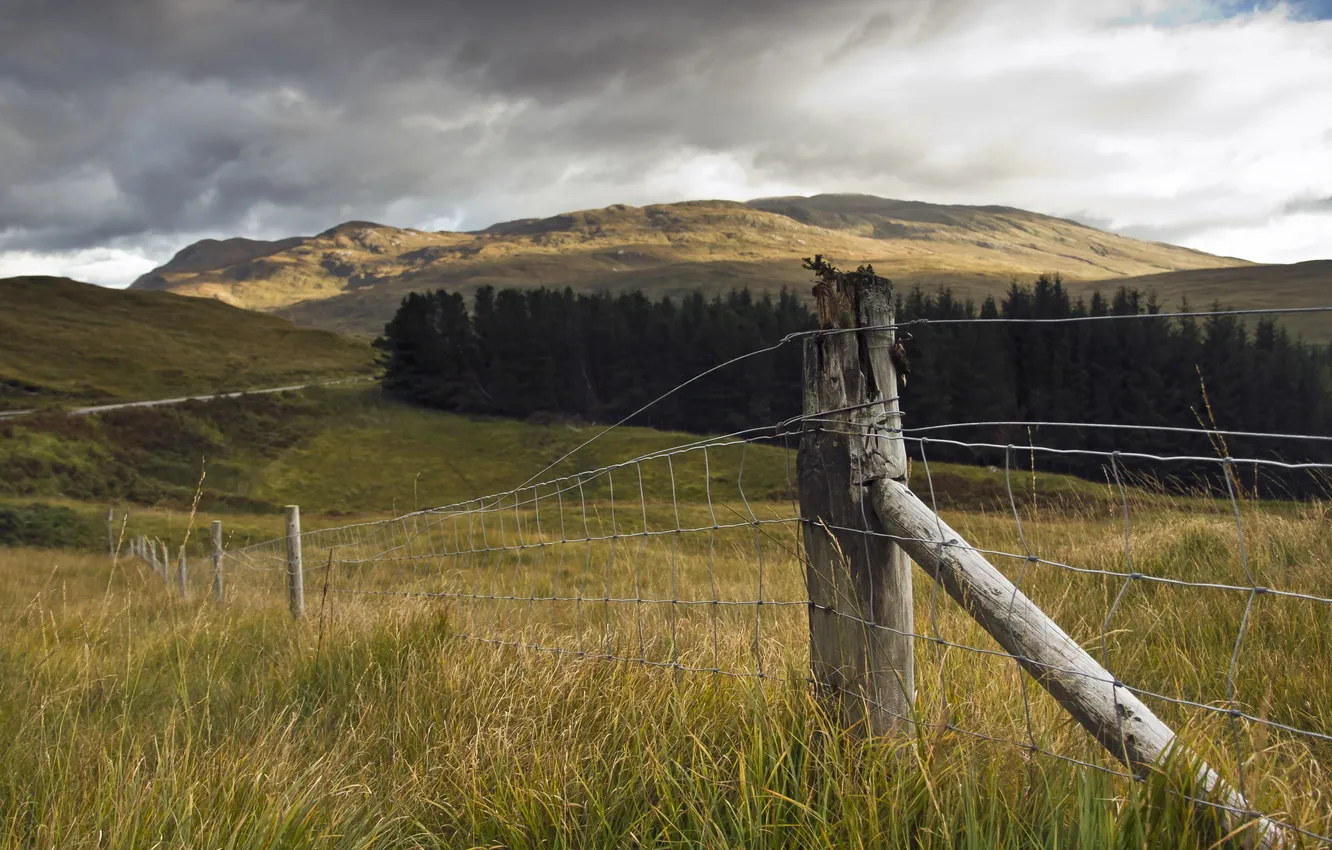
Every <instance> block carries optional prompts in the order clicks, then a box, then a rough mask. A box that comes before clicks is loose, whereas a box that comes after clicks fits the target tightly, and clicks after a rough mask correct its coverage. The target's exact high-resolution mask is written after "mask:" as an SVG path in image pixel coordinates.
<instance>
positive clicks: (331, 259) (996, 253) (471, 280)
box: [133, 195, 1255, 333]
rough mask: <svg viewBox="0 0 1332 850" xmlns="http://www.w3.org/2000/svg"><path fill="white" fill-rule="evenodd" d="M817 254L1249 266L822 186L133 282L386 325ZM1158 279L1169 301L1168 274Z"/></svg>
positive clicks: (1159, 267) (1095, 270)
mask: <svg viewBox="0 0 1332 850" xmlns="http://www.w3.org/2000/svg"><path fill="white" fill-rule="evenodd" d="M814 253H822V254H825V255H827V256H829V257H830V258H832V259H833V260H834V261H835V262H842V263H859V262H873V263H874V265H875V267H876V269H878V270H879V271H880V272H881V273H884V274H886V275H888V276H890V277H892V278H894V279H895V280H896V281H898V283H899V284H903V285H907V286H910V285H913V284H921V285H923V286H931V287H932V286H943V285H947V286H951V287H953V288H954V289H955V290H957V291H959V292H961V293H963V294H966V295H984V294H990V293H994V292H997V291H1000V290H1002V289H1003V288H1005V287H1007V286H1008V284H1009V283H1010V282H1011V280H1012V279H1013V278H1014V277H1018V278H1025V277H1030V276H1034V275H1037V274H1040V273H1042V272H1058V273H1060V274H1062V275H1063V276H1064V277H1065V278H1066V279H1069V280H1075V281H1107V280H1108V281H1120V280H1128V279H1134V278H1140V277H1143V276H1149V275H1150V276H1160V275H1163V274H1168V273H1173V272H1179V271H1197V270H1204V269H1208V270H1215V269H1230V270H1232V271H1233V273H1234V274H1235V277H1234V280H1235V282H1236V283H1235V285H1236V286H1237V287H1240V288H1243V281H1244V280H1245V279H1246V278H1245V277H1244V275H1245V273H1247V271H1248V270H1250V269H1253V268H1255V267H1254V266H1253V265H1252V264H1250V263H1247V262H1246V261H1244V260H1239V259H1235V258H1230V257H1217V256H1212V255H1210V254H1204V253H1201V252H1198V251H1194V250H1191V249H1187V248H1180V247H1177V246H1173V245H1166V244H1162V243H1157V242H1147V241H1143V240H1138V239H1131V238H1128V237H1125V236H1120V235H1117V234H1113V233H1107V232H1105V231H1101V230H1097V229H1095V228H1091V227H1087V226H1085V225H1082V224H1079V223H1077V222H1074V221H1070V220H1068V219H1062V218H1055V217H1052V216H1046V215H1040V214H1038V213H1033V212H1027V211H1025V210H1019V209H1014V208H1011V207H996V206H984V207H972V206H946V205H937V204H926V203H919V202H912V201H895V200H888V199H883V198H876V197H873V196H868V195H816V196H814V197H810V198H803V197H788V198H765V199H760V200H755V201H751V202H749V203H736V202H730V201H690V202H685V203H677V204H661V205H653V206H647V207H630V206H625V205H623V204H617V205H613V206H610V207H607V208H605V209H601V210H585V211H581V212H574V213H567V214H564V215H557V216H553V217H550V218H544V219H522V220H518V221H511V222H505V223H501V224H496V225H493V226H491V227H488V228H486V229H485V230H482V231H476V232H470V233H454V232H439V233H431V232H425V231H419V230H406V229H400V228H393V227H387V226H383V225H378V224H374V223H371V222H347V223H345V224H341V225H338V226H337V227H334V228H331V229H329V230H327V231H324V232H323V233H321V234H319V235H317V236H313V237H308V238H301V237H296V238H290V239H284V240H281V241H277V242H258V241H253V240H243V239H230V240H225V241H215V240H208V241H204V242H199V243H196V244H194V245H191V246H189V247H188V248H186V249H184V250H183V251H181V252H180V253H179V254H177V255H176V257H174V258H173V259H172V260H171V261H170V262H168V263H167V264H165V265H163V266H161V267H160V268H158V269H155V270H154V271H152V272H150V273H148V274H146V275H144V276H143V277H141V278H140V279H139V280H137V281H136V282H135V283H134V285H133V288H134V289H136V290H143V289H152V290H169V291H172V292H176V293H179V294H182V295H193V296H200V297H205V298H212V299H217V300H221V301H225V302H227V303H230V304H234V305H236V306H241V307H246V308H249V309H254V310H263V311H269V312H275V313H278V314H279V315H283V316H286V317H289V318H291V319H292V320H293V321H296V322H297V323H299V324H305V325H312V326H320V327H329V328H334V329H338V330H345V331H355V332H360V333H377V332H378V331H379V330H380V329H381V328H382V327H383V323H384V321H385V320H386V319H387V318H388V317H389V316H391V315H392V312H393V310H394V309H395V308H396V307H397V304H398V302H399V301H400V300H401V298H402V297H403V295H404V294H405V293H407V292H409V291H411V290H414V289H416V290H419V289H423V288H437V287H444V288H448V289H453V290H457V291H462V292H470V291H473V290H474V289H475V288H477V287H479V286H482V285H486V284H490V285H494V286H497V287H504V286H541V285H545V286H560V287H563V286H572V287H574V288H576V289H611V290H627V289H638V290H643V291H645V292H648V293H649V294H652V295H657V296H660V295H668V294H678V293H681V292H686V291H692V290H695V289H705V290H712V291H718V290H726V289H729V288H731V287H736V286H749V287H750V288H752V289H756V290H776V289H779V288H781V287H784V286H785V287H796V288H799V289H801V290H804V289H805V288H806V287H807V285H808V275H807V274H806V273H805V272H804V270H803V269H802V268H801V266H800V258H801V257H805V256H809V255H811V254H814ZM1159 283H1160V289H1161V292H1162V295H1163V298H1164V300H1169V299H1170V298H1171V294H1170V289H1171V287H1170V285H1169V283H1168V282H1167V281H1164V280H1163V281H1160V282H1159ZM1223 288H1224V287H1223ZM1223 300H1231V299H1223Z"/></svg>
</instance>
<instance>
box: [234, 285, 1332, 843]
mask: <svg viewBox="0 0 1332 850" xmlns="http://www.w3.org/2000/svg"><path fill="white" fill-rule="evenodd" d="M1319 309H1324V308H1319ZM1227 312H1228V313H1235V312H1243V313H1255V312H1261V313H1266V312H1271V311H1227ZM1287 312H1289V311H1287ZM1212 314H1215V311H1213V312H1212V313H1199V314H1190V315H1212ZM1171 315H1173V314H1171ZM1096 318H1098V319H1099V318H1135V317H1096ZM897 326H899V325H889V326H887V327H890V328H891V327H897ZM877 329H883V328H877ZM862 330H864V329H862ZM842 332H844V331H836V330H835V331H820V332H814V333H813V334H800V335H793V337H791V338H788V339H787V340H783V343H782V344H785V343H789V342H791V341H792V340H793V339H795V338H798V337H801V336H817V335H820V334H835V333H842ZM854 413H855V411H853V410H849V409H845V408H843V409H834V410H824V411H816V412H813V413H806V414H805V415H802V416H800V417H796V418H793V419H787V420H785V421H782V422H778V423H774V424H773V425H771V426H770V427H766V428H757V429H751V430H748V431H743V432H739V433H735V434H730V435H726V436H721V437H714V438H707V439H700V440H698V441H696V442H692V443H689V444H685V445H679V446H674V447H671V448H668V449H663V450H661V451H656V452H652V453H649V454H646V455H643V456H641V457H637V458H634V459H632V460H628V461H625V462H622V463H618V464H614V465H611V466H606V467H601V468H597V469H591V470H587V471H581V472H576V473H574V474H571V475H566V476H562V477H554V478H549V479H547V480H543V481H540V482H538V483H532V482H531V481H528V482H526V483H525V484H524V485H523V486H521V487H519V488H516V489H513V490H510V491H507V492H503V493H496V494H492V495H489V496H485V497H482V498H478V499H473V500H471V501H467V502H462V503H458V504H452V505H447V506H442V507H437V508H431V509H429V510H423V511H417V512H413V513H408V514H405V515H402V516H398V517H394V518H392V519H387V520H382V521H376V522H365V523H359V524H353V525H346V526H341V527H336V528H328V529H321V530H314V531H307V532H304V533H303V534H301V535H300V538H299V539H300V550H301V557H302V561H303V565H304V566H303V571H304V577H305V588H306V591H305V592H306V594H307V595H309V596H317V597H318V598H319V602H318V603H317V604H318V605H319V606H320V609H321V611H323V610H325V609H326V610H327V611H329V612H333V613H332V616H336V611H337V610H338V609H339V605H340V604H341V603H340V602H339V600H350V599H356V600H358V601H359V602H360V603H362V604H368V605H376V604H379V603H386V604H391V603H395V602H401V601H403V600H415V601H417V602H418V603H420V604H426V605H433V606H439V608H440V609H441V610H442V611H443V612H444V613H445V614H446V615H447V617H448V619H449V622H450V624H451V627H452V629H453V630H454V631H455V632H456V633H457V634H458V635H459V636H460V637H465V638H469V639H471V640H475V641H479V642H484V643H488V644H493V645H497V646H504V647H512V648H518V649H522V650H530V651H539V652H546V653H552V654H555V655H560V656H569V657H573V658H579V659H595V660H604V661H615V662H622V663H629V664H637V665H643V666H646V667H653V668H661V669H663V670H669V671H671V672H673V673H675V674H679V675H683V674H695V675H714V676H728V677H743V678H751V679H755V680H768V679H781V680H789V679H790V678H791V677H801V676H804V677H808V676H809V670H810V667H809V663H810V656H809V641H810V618H811V614H812V612H813V611H815V610H819V611H820V612H822V613H824V614H829V615H832V616H835V617H839V618H850V619H852V620H854V623H853V625H854V626H856V627H857V628H860V629H863V630H865V631H866V632H884V631H891V632H893V633H894V634H899V635H900V634H903V633H904V632H903V630H901V629H893V628H891V627H888V626H885V625H883V624H881V623H877V622H874V621H873V620H872V619H866V618H865V617H864V616H863V615H861V614H858V613H856V610H855V609H854V608H853V607H851V606H844V605H841V604H839V603H836V602H834V604H831V605H821V604H820V603H816V602H814V601H812V600H811V594H810V592H809V590H808V571H809V564H808V562H807V559H806V549H805V539H806V535H807V534H808V532H809V527H810V526H811V524H815V523H822V522H824V521H823V520H821V519H820V518H818V517H811V516H808V515H802V506H801V504H800V500H799V498H798V494H799V492H800V488H801V482H800V480H799V474H798V469H797V463H798V460H797V448H798V446H799V444H800V441H801V439H802V438H803V437H807V436H808V435H810V434H813V433H823V434H836V435H844V436H848V437H855V438H861V439H868V440H891V441H900V442H902V443H904V444H905V445H906V447H907V450H908V457H909V462H910V471H909V476H908V484H909V487H910V489H911V490H912V491H913V492H915V493H916V494H917V495H918V496H919V498H920V499H921V500H922V501H923V502H925V503H926V504H927V505H929V506H930V507H931V508H932V509H933V510H934V512H935V514H936V516H942V515H946V516H947V518H948V522H949V523H950V524H951V526H952V527H953V528H956V529H957V530H958V532H960V534H961V536H962V537H963V538H964V539H963V540H957V539H941V538H942V535H941V538H933V537H931V538H923V537H922V538H903V537H900V536H893V535H890V534H886V533H882V532H874V531H866V530H865V529H863V528H838V527H832V528H828V529H827V530H829V531H836V532H845V533H849V534H854V535H861V536H864V537H875V536H877V537H881V538H883V539H886V540H889V541H891V542H894V543H911V542H915V543H928V544H931V545H936V546H944V547H948V546H951V547H956V548H957V549H963V550H966V551H970V552H974V553H977V554H980V555H982V556H984V557H985V558H986V559H987V560H989V561H990V562H991V563H992V564H993V565H994V566H995V567H996V568H998V569H999V570H1000V571H1001V572H1002V573H1003V574H1004V575H1005V576H1006V577H1007V578H1008V580H1009V581H1011V582H1012V584H1013V585H1014V587H1015V588H1016V590H1015V593H1016V592H1019V591H1020V592H1021V593H1022V594H1024V595H1025V596H1027V597H1029V598H1031V599H1032V600H1033V601H1034V602H1035V603H1036V604H1037V605H1039V606H1040V608H1041V609H1042V610H1044V611H1045V612H1046V613H1047V614H1048V615H1049V616H1050V617H1051V618H1053V619H1054V620H1055V621H1056V622H1058V623H1059V624H1060V625H1061V626H1062V627H1063V629H1064V630H1065V631H1067V632H1068V633H1069V634H1070V635H1071V636H1072V637H1073V638H1074V640H1076V641H1077V642H1078V643H1079V644H1081V645H1082V646H1083V647H1084V648H1086V649H1087V651H1088V652H1090V653H1091V654H1092V655H1093V656H1094V657H1095V658H1096V660H1097V661H1099V662H1100V664H1101V666H1102V667H1104V668H1105V669H1106V670H1110V671H1114V675H1113V676H1112V677H1111V678H1108V679H1104V680H1100V679H1098V680H1097V683H1098V684H1101V683H1103V684H1104V685H1105V686H1106V687H1107V688H1109V689H1111V690H1112V691H1113V690H1115V689H1117V688H1123V689H1126V690H1127V691H1129V692H1131V693H1132V694H1134V695H1136V696H1137V697H1138V698H1140V699H1141V700H1142V701H1143V702H1144V703H1146V704H1148V705H1150V706H1151V708H1152V710H1153V711H1155V712H1157V713H1158V714H1160V716H1161V717H1162V718H1165V719H1166V720H1168V721H1169V723H1170V724H1171V726H1172V727H1173V728H1174V729H1177V730H1180V732H1181V735H1182V736H1184V737H1186V738H1188V740H1189V741H1190V744H1191V745H1192V746H1195V747H1196V748H1197V749H1198V750H1199V751H1200V752H1201V753H1202V754H1203V755H1205V756H1206V758H1207V760H1208V762H1209V763H1210V764H1211V765H1212V767H1213V768H1215V769H1216V770H1217V772H1218V773H1220V774H1221V775H1222V776H1224V777H1225V778H1226V779H1227V780H1228V781H1229V782H1230V783H1231V784H1232V785H1233V786H1234V787H1235V788H1236V789H1237V790H1238V791H1239V793H1240V795H1241V799H1243V800H1247V801H1248V805H1249V808H1248V809H1244V810H1237V809H1236V807H1235V806H1231V805H1228V804H1227V803H1225V802H1224V801H1223V802H1220V803H1218V802H1215V801H1214V800H1209V799H1205V798H1203V797H1202V796H1199V797H1197V798H1196V799H1197V800H1198V802H1200V803H1203V804H1206V805H1210V806H1219V807H1222V808H1229V809H1231V810H1233V811H1236V813H1238V814H1242V815H1245V816H1250V815H1256V812H1257V811H1261V812H1263V813H1264V814H1265V815H1266V817H1268V818H1269V819H1270V821H1271V822H1272V823H1274V824H1276V825H1278V826H1279V827H1281V828H1282V829H1283V830H1285V831H1287V832H1288V833H1289V834H1290V835H1298V836H1300V837H1301V838H1302V839H1305V840H1307V841H1310V842H1315V843H1325V844H1332V835H1330V833H1332V799H1329V795H1328V794H1327V791H1326V789H1327V788H1328V787H1332V779H1329V776H1328V774H1327V771H1328V770H1329V769H1332V511H1329V508H1328V505H1327V504H1326V502H1325V501H1320V500H1319V499H1317V498H1307V499H1303V500H1299V501H1296V500H1286V501H1277V500H1262V499H1259V498H1257V497H1256V495H1255V494H1254V493H1253V492H1252V490H1251V488H1248V487H1247V486H1246V485H1245V484H1243V481H1245V480H1246V476H1247V477H1248V478H1252V477H1253V476H1254V475H1256V474H1258V472H1259V471H1260V470H1267V469H1273V470H1280V471H1282V474H1285V475H1297V476H1305V477H1307V478H1308V479H1309V482H1311V487H1312V488H1313V489H1318V488H1322V490H1321V492H1323V493H1328V492H1332V490H1329V489H1328V488H1327V487H1326V482H1327V481H1329V480H1332V477H1330V473H1332V451H1329V452H1327V453H1325V454H1321V455H1318V456H1314V457H1299V458H1290V459H1278V458H1279V456H1280V452H1279V451H1274V453H1273V457H1254V456H1244V457H1235V456H1231V455H1230V454H1229V453H1228V451H1226V450H1225V449H1224V445H1225V444H1224V439H1225V438H1227V437H1243V438H1245V439H1247V440H1251V441H1260V442H1262V443H1264V444H1268V443H1270V444H1272V445H1273V446H1279V445H1280V444H1282V443H1289V442H1291V441H1296V442H1298V443H1299V444H1300V445H1301V446H1302V449H1301V450H1302V451H1304V450H1307V447H1308V446H1315V447H1327V448H1330V449H1332V437H1329V436H1327V435H1300V434H1277V433H1264V432H1253V431H1226V430H1221V429H1206V428H1187V427H1175V426H1149V425H1142V426H1138V425H1116V424H1102V423H1086V422H1057V421H1003V422H966V423H954V424H948V425H936V426H928V427H920V428H912V427H895V428H885V427H875V428H871V429H867V428H866V427H864V424H863V418H861V417H857V416H855V415H852V414H854ZM908 414H909V411H908ZM1013 428H1018V429H1022V430H1024V431H1026V432H1027V433H1028V434H1033V435H1034V434H1046V433H1052V432H1057V431H1058V430H1059V429H1074V428H1076V429H1100V430H1101V431H1104V432H1105V434H1106V436H1105V441H1106V442H1107V443H1109V444H1111V445H1113V446H1114V447H1113V448H1108V449H1104V450H1101V449H1087V448H1061V447H1057V446H1053V445H1045V444H1042V442H1039V441H1037V440H1036V439H1035V437H1034V436H1032V437H1031V439H1030V440H1029V441H1028V442H1027V443H1026V444H1023V445H1015V444H1013V443H1011V442H1008V441H1006V440H1003V439H1002V438H1000V437H999V436H997V435H999V434H1002V433H1010V432H1011V429H1013ZM1149 431H1157V432H1163V433H1170V434H1171V435H1173V436H1175V437H1178V438H1180V439H1187V440H1194V441H1196V443H1197V450H1196V452H1189V453H1173V454H1160V453H1152V452H1146V451H1139V450H1135V445H1134V441H1135V440H1136V439H1137V435H1138V434H1140V433H1143V432H1149ZM601 433H602V434H604V433H605V432H604V431H603V432H601ZM958 433H960V434H966V435H969V437H968V439H961V438H958V437H956V436H954V434H958ZM599 436H600V435H599ZM584 445H586V444H584ZM580 448H581V447H580ZM575 451H576V450H575ZM957 451H974V452H985V453H987V455H988V456H992V457H994V456H1002V460H1003V463H1002V466H999V465H998V464H995V465H991V466H980V467H977V466H966V465H960V464H956V463H950V462H947V461H946V460H944V459H943V458H944V457H946V456H952V455H949V452H954V453H955V452H957ZM572 454H573V452H571V453H569V454H566V455H565V456H563V457H561V458H560V459H559V460H558V461H557V462H556V463H558V462H561V461H565V460H567V459H568V458H569V456H570V455H572ZM1069 454H1072V455H1077V456H1079V457H1084V458H1094V459H1096V460H1097V461H1098V462H1099V463H1100V464H1101V469H1102V472H1103V476H1102V480H1101V481H1091V480H1086V479H1074V478H1069V477H1064V476H1052V475H1049V474H1047V473H1045V472H1042V471H1040V469H1041V466H1042V464H1041V461H1040V458H1042V457H1045V456H1059V455H1069ZM556 463H552V464H551V466H550V467H547V470H549V469H550V468H552V467H554V466H555V465H556ZM1198 469H1203V470H1210V473H1204V476H1203V477H1205V478H1207V482H1208V483H1207V486H1201V485H1200V486H1194V487H1187V486H1183V485H1181V484H1180V482H1182V481H1185V480H1187V476H1184V475H1179V476H1176V475H1174V472H1175V471H1176V470H1188V471H1189V473H1190V475H1193V476H1194V479H1195V480H1196V479H1197V472H1196V471H1197V470H1198ZM1307 491H1308V488H1306V492H1307ZM940 523H941V525H940V527H941V529H942V520H940ZM825 527H826V525H825ZM222 569H223V572H224V573H225V574H226V576H227V579H228V582H229V583H230V585H231V586H232V587H244V588H246V589H247V592H257V593H269V592H271V593H272V594H273V595H274V597H275V598H277V597H280V596H281V595H282V594H285V593H287V592H288V590H287V589H288V582H289V576H288V574H289V549H288V542H287V540H286V539H284V538H278V539H274V540H270V541H266V542H263V543H258V544H255V545H250V546H245V547H240V548H235V549H229V550H227V551H226V552H225V554H224V557H223V559H222ZM913 595H914V599H913V605H914V612H915V623H917V624H919V625H917V626H916V627H915V628H913V629H911V630H910V631H908V632H905V634H906V635H907V636H909V637H911V638H912V639H913V644H914V653H915V656H916V661H917V667H918V671H919V672H918V674H917V676H916V692H915V693H914V694H912V695H911V696H912V705H913V709H912V711H911V712H910V714H909V715H907V716H902V717H900V720H901V722H902V723H904V724H907V725H909V726H910V727H912V728H915V729H917V730H919V731H924V732H929V733H931V734H948V735H959V736H964V737H969V738H976V739H982V740H985V741H989V742H994V743H997V744H1002V745H1006V746H1012V747H1015V748H1018V749H1020V750H1021V751H1023V752H1024V753H1026V754H1028V755H1029V757H1031V758H1033V759H1035V758H1052V759H1057V760H1062V761H1066V762H1071V763H1075V764H1077V765H1080V766H1082V767H1085V768H1087V769H1094V770H1098V771H1106V772H1110V773H1114V774H1116V775H1119V776H1123V777H1125V778H1141V777H1134V776H1133V775H1132V773H1131V772H1128V771H1125V770H1124V769H1123V768H1122V767H1121V766H1119V765H1118V764H1117V763H1115V762H1114V761H1113V760H1110V759H1108V758H1106V756H1105V753H1104V751H1103V750H1102V749H1101V748H1100V747H1099V746H1098V745H1097V743H1096V741H1095V740H1093V739H1092V738H1091V737H1090V736H1087V735H1085V734H1082V733H1081V732H1080V731H1079V730H1077V729H1076V728H1074V727H1072V725H1071V724H1070V723H1069V722H1068V716H1067V715H1066V714H1065V713H1064V712H1063V710H1062V709H1061V707H1060V705H1059V704H1058V703H1057V702H1056V700H1055V699H1053V698H1051V697H1050V695H1048V694H1047V693H1045V692H1044V691H1043V690H1042V689H1041V688H1039V687H1036V686H1035V685H1034V684H1033V682H1032V680H1031V679H1030V678H1028V677H1027V676H1026V675H1024V673H1023V668H1026V669H1027V670H1028V671H1033V670H1035V671H1039V669H1040V668H1041V667H1042V665H1043V664H1044V662H1042V661H1041V660H1040V659H1037V658H1033V657H1028V656H1022V655H1018V654H1013V653H1009V652H1006V651H1005V650H1003V649H1002V648H1001V647H1000V646H999V645H998V644H997V643H996V642H995V641H993V640H991V639H989V637H988V636H987V635H986V634H985V632H984V631H983V630H982V629H981V628H980V627H979V626H978V625H977V623H976V622H975V621H974V620H973V619H972V618H971V617H969V616H968V615H967V613H966V612H965V611H964V610H963V609H962V608H961V607H960V606H958V605H956V604H954V603H953V602H952V601H950V600H949V599H948V597H947V596H946V595H945V594H944V593H942V592H941V589H940V587H939V584H938V583H937V582H932V581H918V582H917V583H916V585H915V589H914V594H913ZM312 606H313V603H312ZM1046 667H1047V668H1048V669H1050V670H1051V671H1052V672H1058V673H1061V674H1068V675H1083V674H1082V673H1080V672H1079V671H1078V670H1075V669H1062V668H1056V667H1051V666H1050V665H1046ZM862 696H863V695H862ZM1293 784H1299V785H1300V786H1301V787H1299V788H1293V787H1292V785H1293ZM1292 797H1293V798H1295V799H1297V800H1298V801H1299V802H1300V805H1299V806H1295V805H1292V804H1291V803H1290V800H1291V799H1292ZM1274 800H1284V801H1286V804H1287V807H1286V808H1284V809H1283V808H1281V807H1280V806H1277V807H1275V808H1274V807H1273V806H1271V805H1268V804H1269V803H1270V802H1271V801H1274Z"/></svg>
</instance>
